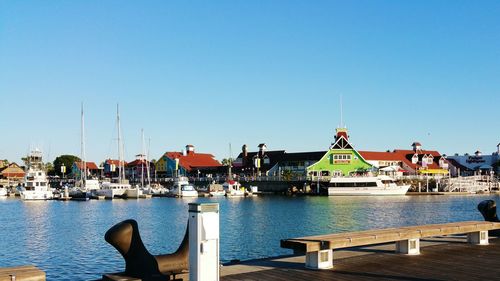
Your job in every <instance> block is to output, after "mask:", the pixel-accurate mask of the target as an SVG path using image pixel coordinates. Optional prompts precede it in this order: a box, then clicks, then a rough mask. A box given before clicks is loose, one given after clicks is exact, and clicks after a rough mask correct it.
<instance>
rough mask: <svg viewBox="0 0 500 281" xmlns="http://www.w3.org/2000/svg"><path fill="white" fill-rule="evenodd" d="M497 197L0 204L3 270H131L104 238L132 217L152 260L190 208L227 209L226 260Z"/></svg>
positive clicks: (84, 273)
mask: <svg viewBox="0 0 500 281" xmlns="http://www.w3.org/2000/svg"><path fill="white" fill-rule="evenodd" d="M497 198H498V197H497V196H477V195H476V196H456V197H455V196H402V197H280V196H263V197H253V198H185V199H173V198H153V199H151V200H113V201H109V200H106V201H97V200H96V201H94V200H93V201H89V202H73V201H70V202H63V201H47V202H23V201H20V200H18V199H12V198H8V199H6V200H2V201H0V214H2V215H1V216H0V225H2V228H0V236H1V237H2V238H3V239H1V240H0V264H1V266H11V265H12V266H13V265H21V264H35V265H37V266H39V267H40V268H42V269H43V270H45V271H46V272H47V279H48V280H65V279H66V280H70V279H71V280H92V279H97V278H99V277H100V275H101V274H102V273H104V272H113V271H118V270H120V269H122V268H123V266H124V264H123V261H122V258H121V256H120V255H119V254H118V252H117V251H116V250H115V249H114V248H113V247H111V246H110V245H108V244H107V243H106V242H105V241H104V233H105V232H106V230H107V229H109V228H110V227H111V226H113V225H114V224H116V223H118V222H120V221H122V220H125V219H129V218H133V219H135V220H137V221H138V223H139V228H140V231H141V236H142V238H143V240H144V244H145V245H146V247H147V248H148V249H149V250H150V251H151V253H153V254H162V253H169V252H173V251H175V250H176V249H177V247H178V246H179V244H180V242H181V240H182V237H183V236H184V232H185V231H186V226H187V219H188V205H187V204H188V203H190V202H217V203H219V204H220V227H221V229H220V233H221V241H220V243H221V244H220V252H221V260H222V261H230V260H232V259H240V260H245V259H253V258H262V257H268V256H274V255H280V254H289V253H290V251H288V250H285V249H281V248H280V247H279V240H280V239H284V238H290V237H299V236H307V235H314V234H324V233H331V232H340V231H354V230H362V229H373V228H385V227H394V226H404V225H417V224H427V223H442V222H452V221H463V220H482V217H481V215H480V214H479V212H478V211H477V210H476V206H477V204H478V203H479V202H480V201H482V200H485V199H497Z"/></svg>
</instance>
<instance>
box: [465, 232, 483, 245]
mask: <svg viewBox="0 0 500 281" xmlns="http://www.w3.org/2000/svg"><path fill="white" fill-rule="evenodd" d="M467 242H469V243H470V244H476V245H488V231H487V230H483V231H478V232H472V233H467Z"/></svg>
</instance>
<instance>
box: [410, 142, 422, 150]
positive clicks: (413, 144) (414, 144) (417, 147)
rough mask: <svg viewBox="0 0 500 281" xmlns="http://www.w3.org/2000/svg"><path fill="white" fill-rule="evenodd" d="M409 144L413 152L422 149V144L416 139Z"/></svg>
mask: <svg viewBox="0 0 500 281" xmlns="http://www.w3.org/2000/svg"><path fill="white" fill-rule="evenodd" d="M411 146H412V147H413V151H415V152H417V150H422V145H421V144H420V143H419V142H418V141H416V142H414V143H412V144H411Z"/></svg>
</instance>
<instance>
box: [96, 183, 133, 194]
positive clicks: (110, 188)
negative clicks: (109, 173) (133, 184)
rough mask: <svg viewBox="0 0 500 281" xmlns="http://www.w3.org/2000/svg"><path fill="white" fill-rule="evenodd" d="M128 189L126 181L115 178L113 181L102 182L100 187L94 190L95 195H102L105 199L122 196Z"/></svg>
mask: <svg viewBox="0 0 500 281" xmlns="http://www.w3.org/2000/svg"><path fill="white" fill-rule="evenodd" d="M128 189H130V184H129V183H128V181H126V180H122V181H120V180H119V179H117V180H116V181H115V182H103V183H102V185H101V189H98V190H96V192H97V195H100V196H104V197H105V198H106V199H113V198H116V197H122V196H123V195H124V194H125V191H127V190H128Z"/></svg>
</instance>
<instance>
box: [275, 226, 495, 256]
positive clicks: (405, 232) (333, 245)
mask: <svg viewBox="0 0 500 281" xmlns="http://www.w3.org/2000/svg"><path fill="white" fill-rule="evenodd" d="M493 229H500V223H492V222H485V221H465V222H454V223H445V224H430V225H422V226H408V227H401V228H389V229H377V230H365V231H357V232H343V233H333V234H327V235H316V236H309V237H301V238H293V239H285V240H281V247H282V248H289V249H293V250H295V251H299V252H314V251H318V250H325V249H340V248H348V247H356V246H365V245H373V244H381V243H389V242H395V241H401V240H407V239H416V238H426V237H433V236H442V235H452V234H462V233H470V232H476V231H485V230H493Z"/></svg>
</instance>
